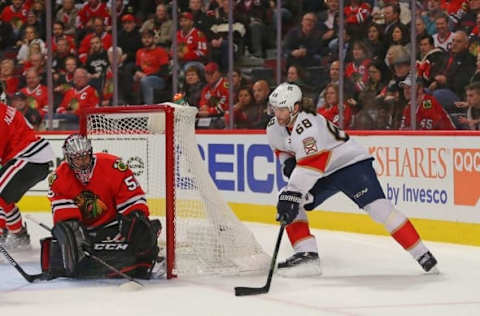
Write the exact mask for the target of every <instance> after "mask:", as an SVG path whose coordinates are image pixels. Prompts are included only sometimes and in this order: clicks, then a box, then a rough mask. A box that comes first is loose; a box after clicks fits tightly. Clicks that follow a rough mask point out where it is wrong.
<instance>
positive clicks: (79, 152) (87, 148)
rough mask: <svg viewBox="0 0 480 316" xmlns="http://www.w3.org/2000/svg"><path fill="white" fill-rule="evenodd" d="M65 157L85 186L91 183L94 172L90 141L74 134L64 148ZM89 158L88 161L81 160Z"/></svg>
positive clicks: (66, 140) (68, 138) (67, 140)
mask: <svg viewBox="0 0 480 316" xmlns="http://www.w3.org/2000/svg"><path fill="white" fill-rule="evenodd" d="M62 149H63V155H64V156H65V159H66V160H67V163H68V165H69V166H70V168H71V169H72V170H73V172H74V173H75V176H76V177H77V179H78V180H79V181H80V182H82V183H83V184H87V183H88V182H89V181H90V177H91V175H92V170H93V149H92V143H91V142H90V140H89V139H88V138H87V137H85V136H82V135H80V134H72V135H70V136H68V137H67V139H65V143H64V144H63V146H62ZM84 157H89V159H88V160H86V159H85V160H81V158H84Z"/></svg>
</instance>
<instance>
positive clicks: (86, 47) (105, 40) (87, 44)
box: [78, 17, 113, 64]
mask: <svg viewBox="0 0 480 316" xmlns="http://www.w3.org/2000/svg"><path fill="white" fill-rule="evenodd" d="M93 29H94V31H93V32H91V33H88V34H87V35H85V37H84V38H83V39H82V41H81V42H80V47H79V48H78V58H79V59H80V61H81V62H82V63H83V64H85V62H86V61H87V58H88V52H90V49H91V40H92V38H93V37H95V36H97V37H98V38H100V40H101V42H102V45H103V48H104V49H105V51H107V50H108V49H109V48H110V47H111V46H112V43H113V40H112V35H111V34H110V33H108V32H106V31H105V22H104V21H103V19H101V18H99V17H95V18H93Z"/></svg>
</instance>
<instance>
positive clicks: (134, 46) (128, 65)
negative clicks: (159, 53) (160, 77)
mask: <svg viewBox="0 0 480 316" xmlns="http://www.w3.org/2000/svg"><path fill="white" fill-rule="evenodd" d="M121 20H122V30H121V31H120V32H119V33H118V47H120V48H121V49H122V51H123V59H122V65H123V66H122V67H121V69H120V71H119V74H118V76H119V81H118V85H119V88H120V89H119V90H120V91H121V92H122V99H123V102H125V103H126V104H138V103H139V101H138V98H137V97H138V96H137V94H136V93H135V91H134V89H132V87H133V85H134V82H133V74H134V73H135V71H136V67H137V66H136V54H137V51H138V50H139V49H140V48H142V36H141V35H140V33H139V32H138V28H137V26H136V24H135V17H134V16H133V15H131V14H125V15H124V16H122V19H121Z"/></svg>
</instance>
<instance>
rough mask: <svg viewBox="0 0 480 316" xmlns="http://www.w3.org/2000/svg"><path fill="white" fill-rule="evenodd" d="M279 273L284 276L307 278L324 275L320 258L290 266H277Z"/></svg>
mask: <svg viewBox="0 0 480 316" xmlns="http://www.w3.org/2000/svg"><path fill="white" fill-rule="evenodd" d="M277 274H278V275H279V276H281V277H284V278H305V277H310V276H320V275H322V267H321V265H320V260H314V261H310V262H306V263H302V264H299V265H296V266H293V267H289V268H282V269H278V268H277Z"/></svg>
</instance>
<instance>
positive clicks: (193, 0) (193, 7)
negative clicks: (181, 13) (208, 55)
mask: <svg viewBox="0 0 480 316" xmlns="http://www.w3.org/2000/svg"><path fill="white" fill-rule="evenodd" d="M188 8H189V10H190V12H191V13H192V15H193V23H194V24H193V25H194V26H195V27H196V28H197V29H198V30H200V31H202V33H203V34H205V36H206V37H207V40H208V41H210V39H211V38H212V35H211V33H212V31H211V30H210V28H211V27H212V24H213V17H212V16H210V15H208V14H206V13H205V12H204V11H203V1H202V0H189V4H188Z"/></svg>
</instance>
